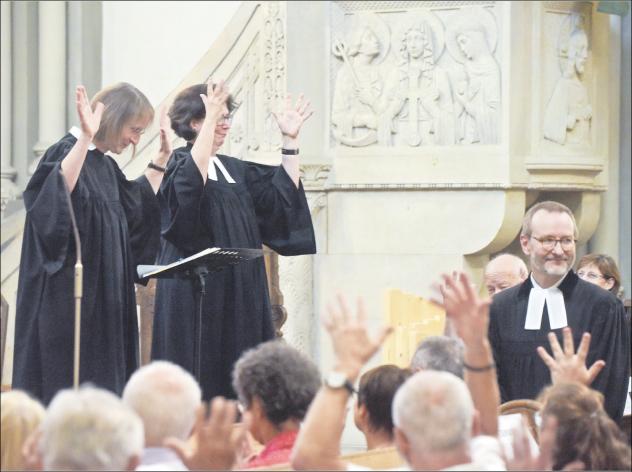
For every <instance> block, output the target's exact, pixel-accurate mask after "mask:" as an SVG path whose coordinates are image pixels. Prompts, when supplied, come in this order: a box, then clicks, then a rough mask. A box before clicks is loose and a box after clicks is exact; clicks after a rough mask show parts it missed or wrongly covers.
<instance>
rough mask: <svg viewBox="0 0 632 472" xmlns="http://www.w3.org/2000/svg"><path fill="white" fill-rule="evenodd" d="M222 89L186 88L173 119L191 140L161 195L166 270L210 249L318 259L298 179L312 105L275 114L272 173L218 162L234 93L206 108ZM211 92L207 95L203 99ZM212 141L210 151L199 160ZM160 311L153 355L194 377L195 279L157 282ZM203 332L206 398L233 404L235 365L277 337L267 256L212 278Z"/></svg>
mask: <svg viewBox="0 0 632 472" xmlns="http://www.w3.org/2000/svg"><path fill="white" fill-rule="evenodd" d="M216 87H218V88H213V89H211V85H208V86H207V85H204V84H200V85H195V86H191V87H189V88H188V89H185V90H183V91H182V92H181V94H180V95H179V96H178V97H176V99H175V100H174V103H173V105H172V107H171V110H170V112H169V115H170V117H171V122H172V127H173V129H174V131H175V132H176V134H178V135H179V136H181V137H183V138H185V139H187V140H188V141H189V143H188V144H187V145H186V146H184V147H181V148H179V149H176V150H175V151H174V153H173V154H172V159H171V161H170V164H169V168H168V169H167V173H166V175H165V178H164V180H163V182H162V186H161V189H160V192H159V198H160V202H161V209H162V241H161V251H160V255H159V257H158V264H169V263H172V262H174V261H177V260H178V259H181V258H183V257H188V256H191V255H192V254H195V253H196V252H199V251H201V250H203V249H206V248H209V247H221V248H253V249H261V247H262V244H266V245H267V246H268V247H270V248H272V249H273V250H275V251H276V252H278V253H279V254H281V255H285V256H291V255H298V254H313V253H315V252H316V244H315V238H314V230H313V226H312V219H311V214H310V210H309V207H308V205H307V200H306V197H305V191H304V189H303V185H302V183H301V182H300V180H299V170H298V155H297V154H298V143H297V140H296V138H297V135H298V131H299V129H300V126H301V125H302V123H303V122H304V121H305V120H306V119H307V118H308V117H309V116H310V115H311V112H309V111H308V110H307V107H308V105H309V102H303V103H302V104H301V101H302V98H299V102H298V103H297V106H296V108H294V107H290V105H291V104H290V103H289V102H288V103H287V104H286V109H285V111H284V112H283V113H280V114H279V116H277V122H278V123H279V126H280V128H281V131H282V133H283V135H284V137H283V141H284V143H283V150H282V154H283V155H282V164H281V165H280V166H268V165H262V164H256V163H253V162H248V161H242V160H240V159H236V158H234V157H229V156H224V155H216V151H217V149H219V147H220V146H221V144H222V143H223V142H224V139H225V137H226V135H227V133H228V130H229V127H230V121H231V118H232V115H231V114H230V112H231V111H232V110H233V104H232V99H231V98H230V97H227V96H223V97H222V100H221V107H222V108H221V110H214V109H213V108H211V106H210V105H209V104H208V103H205V102H206V101H207V100H214V99H215V100H218V101H219V96H220V95H221V93H222V92H221V91H222V89H223V88H225V87H224V85H223V84H222V85H220V84H218V85H217V86H216ZM205 92H206V93H207V94H208V98H207V97H206V96H205V97H204V98H203V99H200V94H204V93H205ZM205 104H206V107H207V108H208V109H207V110H205ZM216 113H223V115H222V116H219V117H218V116H217V115H216ZM275 116H276V115H275ZM290 125H291V126H290ZM290 128H292V129H291V130H290ZM204 144H209V147H208V148H207V149H205V150H204V152H203V153H196V150H199V149H201V146H202V145H204ZM202 161H203V164H200V163H201V162H202ZM155 306H156V312H155V317H154V329H153V342H152V358H153V359H167V360H170V361H172V362H175V363H177V364H179V365H181V366H182V367H183V368H185V369H187V370H189V371H190V372H194V368H193V357H194V352H193V350H194V339H195V328H194V319H195V317H196V316H198V314H197V313H198V307H197V291H196V289H195V285H194V283H193V281H192V280H179V279H160V280H158V283H157V287H156V305H155ZM201 325H202V326H201V329H202V336H201V338H202V341H201V359H200V378H199V379H198V381H199V383H200V386H201V387H202V392H203V397H204V399H205V400H208V399H210V398H212V397H214V396H217V395H222V396H224V397H228V398H235V393H234V391H233V389H232V379H231V375H232V369H233V365H234V364H235V362H236V361H237V359H238V358H239V357H240V355H241V354H242V353H243V352H244V351H245V350H247V349H249V348H252V347H254V346H256V345H257V344H259V343H261V342H263V341H267V340H269V339H271V338H273V336H274V327H273V324H272V318H271V309H270V299H269V295H268V285H267V279H266V271H265V265H264V261H263V259H261V258H259V259H254V260H250V261H245V262H242V263H240V264H239V265H236V266H233V267H229V268H225V269H223V270H221V271H219V272H213V273H211V274H209V275H208V276H207V280H206V293H205V295H204V304H203V308H202V323H201Z"/></svg>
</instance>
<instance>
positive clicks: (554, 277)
mask: <svg viewBox="0 0 632 472" xmlns="http://www.w3.org/2000/svg"><path fill="white" fill-rule="evenodd" d="M576 239H577V226H576V224H575V219H574V217H573V214H572V213H571V211H570V210H569V209H568V208H567V207H565V206H564V205H561V204H559V203H556V202H542V203H539V204H537V205H535V206H533V207H532V208H531V209H529V211H528V212H527V214H526V215H525V218H524V222H523V227H522V232H521V236H520V242H521V245H522V249H523V251H524V253H525V254H527V255H528V256H529V260H530V265H531V271H532V272H531V274H530V276H529V278H527V280H525V281H524V282H523V283H522V284H520V285H517V286H515V287H512V288H508V289H506V290H504V291H502V292H501V293H498V294H496V295H495V296H494V299H493V303H492V305H491V308H490V326H489V338H490V342H491V343H492V347H493V349H494V357H495V361H496V365H497V372H498V383H499V385H500V390H501V397H502V401H503V402H506V401H509V400H516V399H525V398H535V397H536V396H537V395H538V394H539V392H540V390H541V389H542V388H543V387H545V386H546V385H548V384H550V383H551V376H550V373H549V369H548V367H547V366H546V365H545V364H544V362H543V361H542V360H541V359H540V357H539V355H538V353H537V347H538V346H544V347H545V348H547V349H548V346H549V343H548V340H547V334H548V333H549V331H551V330H552V331H553V332H555V333H556V335H557V337H558V339H559V340H560V342H561V338H562V328H563V327H564V326H570V327H571V329H572V331H573V336H574V342H575V345H579V342H580V340H581V336H582V334H583V333H584V332H588V333H590V334H591V337H592V343H591V346H590V351H589V353H588V357H587V360H586V362H587V364H588V365H592V364H593V363H594V362H595V361H596V360H599V359H602V360H604V361H605V362H606V365H605V367H604V369H603V370H602V371H601V373H600V374H599V375H598V376H597V378H596V379H595V381H594V382H593V384H592V387H593V388H595V389H596V390H599V391H600V392H601V393H603V394H604V397H605V405H604V406H605V409H606V411H607V412H608V414H609V415H610V416H611V417H612V418H613V419H615V420H617V419H618V418H620V417H621V415H622V414H623V408H624V406H625V400H626V395H627V384H628V382H627V379H628V375H629V369H630V333H629V330H628V327H627V325H626V323H625V313H624V309H623V305H622V304H621V303H620V302H619V301H618V300H617V298H616V297H615V296H614V295H613V294H611V293H610V292H608V291H606V290H604V289H602V288H600V287H597V286H595V285H593V284H590V283H588V282H585V281H583V280H581V279H580V278H579V277H577V275H576V274H575V273H574V272H573V271H572V269H571V268H572V266H573V264H574V262H575V242H576Z"/></svg>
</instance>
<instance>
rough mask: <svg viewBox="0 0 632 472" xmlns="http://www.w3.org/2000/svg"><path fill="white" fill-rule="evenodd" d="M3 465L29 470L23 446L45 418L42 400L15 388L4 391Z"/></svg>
mask: <svg viewBox="0 0 632 472" xmlns="http://www.w3.org/2000/svg"><path fill="white" fill-rule="evenodd" d="M0 398H1V401H0V403H1V405H2V406H1V407H0V411H1V412H2V435H1V436H0V439H1V440H2V454H1V456H2V461H1V464H2V467H0V469H1V470H27V464H26V463H25V461H24V458H23V456H22V447H23V446H24V442H25V441H26V439H27V438H28V437H29V436H30V435H31V433H33V432H34V431H35V430H36V429H37V427H38V426H39V425H40V423H41V422H42V420H43V419H44V414H45V410H44V407H43V406H42V404H41V403H40V402H38V401H37V400H35V399H34V398H31V397H30V396H29V395H28V394H26V393H25V392H22V391H20V390H13V391H10V392H4V393H2V396H1V397H0Z"/></svg>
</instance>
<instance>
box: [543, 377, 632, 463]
mask: <svg viewBox="0 0 632 472" xmlns="http://www.w3.org/2000/svg"><path fill="white" fill-rule="evenodd" d="M539 400H540V401H541V402H542V404H543V407H542V426H541V431H542V432H541V435H540V437H541V440H542V439H544V440H545V441H546V440H551V441H552V447H547V446H546V445H544V447H545V449H550V450H551V451H552V457H551V465H552V469H551V470H562V469H564V468H565V467H567V466H568V465H569V464H570V463H573V462H576V461H579V462H581V463H582V464H583V469H584V470H630V465H631V464H630V453H631V451H630V447H629V446H628V445H627V444H626V438H625V436H624V435H623V433H622V432H621V430H620V429H619V427H618V426H617V425H616V423H615V422H614V421H612V419H611V418H610V417H609V416H608V414H607V413H606V411H605V410H604V408H603V395H601V393H599V392H596V391H594V390H592V389H590V388H589V387H587V386H585V385H581V384H579V383H560V384H556V385H553V386H551V387H547V388H546V389H545V390H544V391H543V392H542V394H541V395H540V398H539Z"/></svg>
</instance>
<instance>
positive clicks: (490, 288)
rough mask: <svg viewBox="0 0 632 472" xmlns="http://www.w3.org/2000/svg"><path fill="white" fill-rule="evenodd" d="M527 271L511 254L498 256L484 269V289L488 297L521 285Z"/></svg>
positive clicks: (523, 264)
mask: <svg viewBox="0 0 632 472" xmlns="http://www.w3.org/2000/svg"><path fill="white" fill-rule="evenodd" d="M528 275H529V271H528V270H527V266H526V265H525V263H524V262H523V261H522V259H520V258H519V257H517V256H514V255H513V254H500V255H499V256H496V257H495V258H493V259H492V260H491V261H489V263H488V264H487V266H486V267H485V287H487V293H489V295H490V296H494V295H496V294H497V293H498V292H502V291H503V290H505V289H506V288H509V287H513V286H514V285H518V284H519V283H522V282H523V281H524V280H525V279H526V278H527V276H528Z"/></svg>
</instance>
